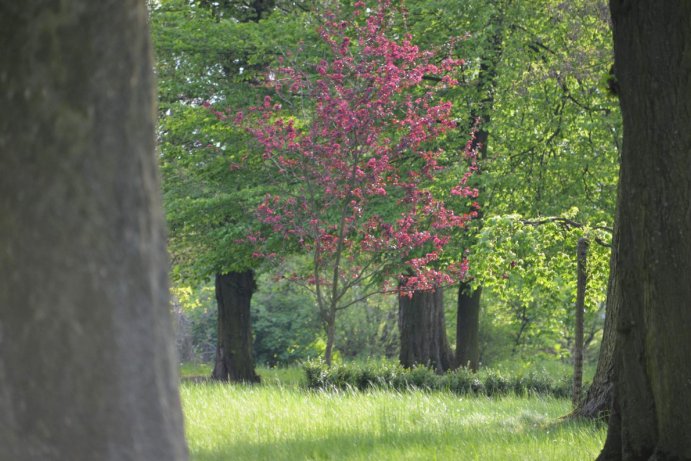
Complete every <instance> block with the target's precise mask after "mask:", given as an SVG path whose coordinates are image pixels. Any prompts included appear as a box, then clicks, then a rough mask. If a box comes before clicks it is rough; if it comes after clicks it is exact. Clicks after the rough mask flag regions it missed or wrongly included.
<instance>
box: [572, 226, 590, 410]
mask: <svg viewBox="0 0 691 461" xmlns="http://www.w3.org/2000/svg"><path fill="white" fill-rule="evenodd" d="M576 253H577V260H578V262H577V264H576V265H577V274H576V277H577V282H576V315H575V317H576V328H575V334H574V340H573V406H574V408H575V407H576V406H577V405H578V403H579V402H580V401H581V390H582V389H583V342H584V337H583V323H584V319H583V316H584V313H585V291H586V287H587V283H588V273H587V271H586V266H587V263H588V241H587V240H586V239H585V238H583V237H581V238H580V239H578V246H577V251H576Z"/></svg>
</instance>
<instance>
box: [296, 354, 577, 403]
mask: <svg viewBox="0 0 691 461" xmlns="http://www.w3.org/2000/svg"><path fill="white" fill-rule="evenodd" d="M304 370H305V375H306V377H307V387H308V388H310V389H324V390H329V389H358V390H366V389H371V388H375V389H393V390H398V391H402V390H407V389H423V390H428V391H432V390H444V391H449V392H453V393H455V394H459V395H466V394H471V395H484V396H488V397H492V396H499V395H507V394H516V395H551V396H554V397H558V398H566V397H568V396H569V395H570V392H571V384H570V381H569V379H568V377H566V376H562V377H554V376H551V375H549V374H548V373H546V372H545V371H543V370H531V371H529V372H527V373H515V374H508V373H506V372H501V371H499V370H493V369H487V368H485V369H482V370H481V371H480V372H479V373H472V372H470V371H468V370H467V369H465V368H460V369H458V370H454V371H449V372H447V373H445V374H443V375H439V374H436V373H435V372H434V370H432V369H429V368H427V367H423V366H416V367H413V368H410V369H406V368H403V367H402V366H400V365H398V364H393V363H390V362H381V363H373V362H369V363H348V364H340V365H336V366H332V367H327V366H326V365H325V364H324V363H323V362H321V361H310V362H307V363H305V364H304Z"/></svg>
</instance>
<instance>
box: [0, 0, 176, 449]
mask: <svg viewBox="0 0 691 461" xmlns="http://www.w3.org/2000/svg"><path fill="white" fill-rule="evenodd" d="M0 43H2V46H1V47H0V88H2V90H1V91H0V107H2V108H3V110H2V113H1V114H0V280H1V281H2V282H1V283H0V457H1V458H2V459H7V460H13V461H29V460H36V461H38V460H40V461H52V460H56V461H57V460H60V461H64V460H104V461H121V460H183V459H186V448H185V443H184V435H183V425H182V413H181V409H180V402H179V396H178V377H177V370H176V359H175V356H174V349H173V343H172V339H173V330H172V323H171V319H170V312H169V308H168V281H167V268H168V264H167V258H166V251H165V238H164V232H163V231H164V225H163V217H162V211H161V203H160V197H159V195H160V192H159V181H158V176H157V171H156V158H155V156H154V137H153V134H154V120H155V117H154V114H155V112H154V103H153V101H154V99H153V96H154V94H153V82H152V75H151V74H152V71H151V69H152V62H151V52H150V44H149V35H148V30H147V12H146V8H145V4H144V1H140V0H121V1H117V2H93V1H89V0H62V1H29V2H13V1H2V2H0Z"/></svg>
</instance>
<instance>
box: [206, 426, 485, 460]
mask: <svg viewBox="0 0 691 461" xmlns="http://www.w3.org/2000/svg"><path fill="white" fill-rule="evenodd" d="M440 442H441V440H440V437H439V436H435V435H434V434H432V433H430V432H424V431H421V432H417V433H406V434H385V435H381V436H374V435H373V434H368V433H355V434H341V435H331V436H327V437H323V438H313V439H294V440H282V441H274V442H239V443H234V444H228V445H226V446H224V447H222V448H219V449H216V450H193V451H192V460H193V461H222V460H223V461H225V460H231V459H233V460H235V459H237V460H267V461H268V460H271V461H289V460H290V461H292V460H348V459H380V457H379V456H376V453H382V452H383V451H390V452H393V453H396V452H405V451H408V450H410V449H412V448H413V447H416V446H418V447H421V448H422V449H423V450H429V451H430V453H433V452H434V448H435V446H438V444H439V443H440ZM471 459H472V458H471Z"/></svg>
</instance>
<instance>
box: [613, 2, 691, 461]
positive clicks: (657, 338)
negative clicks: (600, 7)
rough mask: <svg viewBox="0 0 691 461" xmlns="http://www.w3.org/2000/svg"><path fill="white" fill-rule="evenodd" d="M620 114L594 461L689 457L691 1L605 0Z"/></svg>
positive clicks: (690, 410) (690, 420)
mask: <svg viewBox="0 0 691 461" xmlns="http://www.w3.org/2000/svg"><path fill="white" fill-rule="evenodd" d="M610 7H611V12H612V21H613V26H614V28H613V30H614V49H615V65H616V72H617V78H618V82H619V92H620V101H621V108H622V114H623V120H624V145H623V152H622V165H621V173H620V183H619V187H620V189H619V204H618V205H619V219H620V221H619V226H618V228H617V237H618V243H617V247H616V257H617V272H616V274H615V276H616V278H617V282H618V284H619V288H618V290H617V292H618V293H619V296H621V303H622V307H621V311H620V314H619V316H618V319H617V324H616V330H617V338H616V349H615V357H616V360H615V396H614V407H613V412H612V416H611V417H610V425H609V429H608V436H607V442H606V445H605V448H604V449H603V451H602V453H601V455H600V459H615V460H620V459H625V460H639V459H650V460H672V459H691V437H689V434H691V399H690V398H689V395H690V394H691V362H690V361H689V359H688V350H689V347H690V346H691V339H690V338H691V337H690V336H689V331H691V283H689V280H690V278H691V208H690V205H689V204H690V203H691V130H689V126H691V51H690V49H691V48H690V47H689V44H690V43H691V2H687V1H680V0H670V1H666V2H651V1H640V2H631V1H622V0H612V1H611V2H610Z"/></svg>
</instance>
